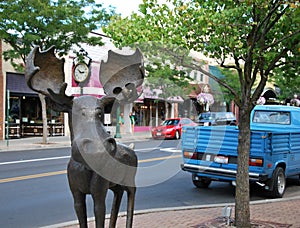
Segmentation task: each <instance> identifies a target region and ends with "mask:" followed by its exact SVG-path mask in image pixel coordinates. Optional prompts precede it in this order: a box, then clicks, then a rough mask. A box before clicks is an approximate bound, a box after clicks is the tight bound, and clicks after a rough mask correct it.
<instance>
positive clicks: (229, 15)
mask: <svg viewBox="0 0 300 228" xmlns="http://www.w3.org/2000/svg"><path fill="white" fill-rule="evenodd" d="M139 9H140V14H137V13H135V14H132V15H131V16H130V17H127V18H124V19H121V18H119V17H116V18H115V19H114V20H113V21H112V23H111V24H110V25H109V26H108V27H107V28H106V29H105V32H106V33H107V34H108V35H110V36H111V37H112V39H113V40H114V41H115V43H116V45H120V46H126V45H128V44H132V43H136V42H152V41H156V40H159V41H163V42H168V43H172V44H174V45H178V46H180V47H182V48H186V49H187V50H195V51H198V52H202V53H204V54H205V55H206V56H208V57H210V58H212V59H215V60H216V61H217V62H218V65H219V66H220V67H222V68H226V69H232V70H235V71H236V73H237V75H238V80H239V84H240V91H236V90H235V89H234V88H233V87H231V86H230V85H229V84H228V83H226V81H223V80H220V79H218V78H216V77H215V76H214V75H212V74H209V72H205V71H204V70H203V69H202V68H201V67H199V66H197V65H196V64H185V62H184V58H182V66H184V67H191V68H192V69H196V70H199V71H202V72H203V73H205V74H206V75H209V76H210V77H211V78H213V79H214V80H216V81H217V82H218V83H219V84H220V85H222V86H224V87H225V88H226V89H227V90H228V91H230V93H231V94H232V95H233V97H234V101H235V103H236V105H237V106H238V107H239V123H240V124H239V138H238V142H239V144H238V170H237V177H236V180H237V186H236V201H235V223H236V224H235V225H236V226H237V227H250V205H249V200H250V199H249V198H250V197H249V176H248V170H249V165H248V159H249V150H250V137H251V136H250V113H251V110H252V109H253V107H254V106H255V105H256V101H257V100H258V98H259V97H260V95H261V93H262V92H263V89H264V87H265V85H266V82H267V80H268V79H269V77H273V71H274V70H275V69H276V68H278V67H279V66H281V67H283V66H286V65H288V64H289V63H290V61H291V60H295V59H296V57H297V56H299V54H295V52H297V53H299V51H300V46H299V45H300V44H299V38H300V36H299V33H300V30H299V27H300V23H299V22H300V21H299V20H300V15H299V13H300V10H299V9H300V8H299V2H298V1H282V0H216V1H208V0H191V1H184V0H172V1H171V0H170V1H167V3H166V4H158V3H157V1H156V0H144V1H143V4H141V5H140V8H139ZM288 57H290V58H288Z"/></svg>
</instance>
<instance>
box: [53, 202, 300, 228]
mask: <svg viewBox="0 0 300 228" xmlns="http://www.w3.org/2000/svg"><path fill="white" fill-rule="evenodd" d="M225 206H230V207H231V208H232V213H231V218H234V205H232V204H231V205H229V204H227V205H226V204H218V205H206V206H195V207H179V208H169V209H157V210H155V209H154V210H148V211H136V212H135V215H134V220H133V227H134V228H187V227H190V228H215V227H217V228H218V227H220V228H221V227H233V225H232V226H227V225H226V224H227V220H226V219H225V218H224V217H222V216H221V215H222V209H223V208H224V207H225ZM250 211H251V225H252V227H255V228H256V227H259V228H288V227H289V228H299V227H300V196H297V197H293V198H289V199H272V200H261V201H255V202H252V203H251V205H250ZM108 224H109V220H108V219H106V221H105V227H108ZM58 227H64V228H78V227H79V225H78V223H77V221H72V222H69V223H63V224H56V225H53V226H50V227H48V228H58ZM89 227H90V228H94V227H95V224H94V220H93V218H91V219H90V222H89ZM123 227H126V217H125V215H124V214H121V215H120V216H119V218H118V221H117V228H123Z"/></svg>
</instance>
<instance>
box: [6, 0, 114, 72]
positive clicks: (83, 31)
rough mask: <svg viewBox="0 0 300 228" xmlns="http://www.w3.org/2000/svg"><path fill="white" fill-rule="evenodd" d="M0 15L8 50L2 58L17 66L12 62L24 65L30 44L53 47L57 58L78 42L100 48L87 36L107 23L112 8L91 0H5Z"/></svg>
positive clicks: (112, 12)
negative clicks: (15, 61)
mask: <svg viewBox="0 0 300 228" xmlns="http://www.w3.org/2000/svg"><path fill="white" fill-rule="evenodd" d="M0 12H1V16H0V39H2V40H4V41H5V42H6V43H8V44H9V45H10V46H11V47H12V49H11V50H9V51H6V52H4V53H3V56H4V58H5V60H10V61H11V63H12V64H13V65H14V66H15V67H18V66H16V64H14V60H16V59H22V60H23V62H24V63H25V60H26V56H27V55H28V54H29V52H30V50H31V48H32V46H33V45H39V46H40V47H41V48H42V49H47V48H49V47H50V46H52V45H55V46H56V50H58V51H59V53H60V55H64V54H66V53H67V52H68V51H69V50H70V48H71V46H72V45H78V44H79V43H82V42H85V43H88V44H91V45H97V44H99V45H102V42H101V39H99V38H97V39H96V38H95V37H91V36H88V34H89V33H90V32H92V31H94V30H96V29H99V28H100V27H101V26H102V25H104V24H107V22H108V21H109V19H110V17H111V16H112V15H113V14H114V9H113V8H109V9H105V8H103V7H102V5H101V4H95V2H94V0H43V1H36V0H6V1H1V2H0ZM19 70H21V69H19Z"/></svg>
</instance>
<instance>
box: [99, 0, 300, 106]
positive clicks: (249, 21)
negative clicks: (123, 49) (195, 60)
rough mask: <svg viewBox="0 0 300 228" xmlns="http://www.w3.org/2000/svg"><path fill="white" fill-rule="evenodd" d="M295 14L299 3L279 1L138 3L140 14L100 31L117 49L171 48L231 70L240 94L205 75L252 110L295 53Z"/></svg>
mask: <svg viewBox="0 0 300 228" xmlns="http://www.w3.org/2000/svg"><path fill="white" fill-rule="evenodd" d="M299 9H300V8H299V2H296V1H295V2H291V1H279V0H275V1H268V0H246V1H233V0H225V1H224V0H217V1H207V0H193V1H184V0H172V1H167V4H158V3H157V1H156V0H144V1H143V4H142V5H140V12H141V14H133V15H131V17H127V18H125V19H122V18H120V17H115V18H114V19H113V20H112V21H111V23H110V24H109V26H108V27H106V28H104V29H105V32H106V33H107V34H108V35H109V36H111V37H112V39H113V40H114V41H115V43H116V45H119V46H126V45H128V44H132V43H137V42H138V43H144V42H153V41H161V42H164V43H171V44H173V45H177V46H178V47H180V48H182V49H186V50H195V51H198V52H201V53H204V54H205V55H206V56H208V57H211V58H213V59H215V60H217V61H218V63H219V66H221V67H223V68H228V69H234V70H236V72H237V75H238V80H239V84H240V88H241V92H239V91H235V88H233V87H232V86H230V85H229V84H227V83H226V82H224V81H221V80H218V79H217V78H214V77H213V76H212V75H210V76H211V77H212V78H213V79H215V80H216V81H217V82H218V83H220V84H221V85H222V86H224V87H226V88H227V89H228V91H230V93H231V94H232V95H233V97H234V99H235V102H236V104H237V105H238V106H240V107H241V106H242V105H245V106H247V107H248V108H250V109H252V108H253V105H254V104H255V101H256V100H257V99H258V98H259V96H260V94H261V93H262V91H263V88H264V86H265V84H266V82H267V81H268V78H269V77H271V76H273V74H272V72H273V71H274V69H276V68H277V67H278V66H279V65H286V64H287V59H288V58H287V57H288V55H289V54H290V53H292V51H294V50H296V51H297V52H299V50H300V49H299V48H300V46H299V45H300V44H299V38H300V35H299V33H300V28H299V27H300V26H299V25H300V23H299V20H300V19H299V18H300V17H299V16H300V15H299V13H300V10H299ZM295 56H296V55H292V56H291V58H295ZM228 60H229V61H228ZM189 65H190V67H191V68H193V69H198V70H201V69H200V67H199V66H198V68H197V66H195V65H191V64H189ZM208 75H209V74H208Z"/></svg>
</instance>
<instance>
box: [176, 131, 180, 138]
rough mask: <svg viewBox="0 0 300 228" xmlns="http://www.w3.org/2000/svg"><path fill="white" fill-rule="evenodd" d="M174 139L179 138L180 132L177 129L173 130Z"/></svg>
mask: <svg viewBox="0 0 300 228" xmlns="http://www.w3.org/2000/svg"><path fill="white" fill-rule="evenodd" d="M175 139H180V133H179V131H176V132H175Z"/></svg>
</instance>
